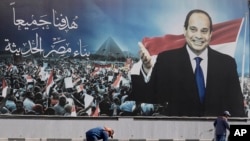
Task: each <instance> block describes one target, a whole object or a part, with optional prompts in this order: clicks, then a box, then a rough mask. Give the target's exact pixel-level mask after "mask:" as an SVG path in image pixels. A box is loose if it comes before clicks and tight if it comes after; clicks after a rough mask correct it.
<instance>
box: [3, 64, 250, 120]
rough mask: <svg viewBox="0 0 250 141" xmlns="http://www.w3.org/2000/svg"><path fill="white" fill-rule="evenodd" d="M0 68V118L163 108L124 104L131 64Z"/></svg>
mask: <svg viewBox="0 0 250 141" xmlns="http://www.w3.org/2000/svg"><path fill="white" fill-rule="evenodd" d="M130 61H131V60H130ZM0 64H1V65H0V76H1V81H0V114H9V115H57V116H159V115H164V112H165V109H166V108H165V106H164V105H160V104H150V103H139V105H138V103H137V104H136V102H135V101H133V100H131V99H130V94H131V90H132V87H131V78H130V71H129V70H130V68H131V65H132V64H131V63H130V64H129V65H128V64H127V63H126V62H124V63H119V64H118V63H117V62H111V63H106V64H105V65H102V63H100V62H93V61H89V60H83V59H61V60H60V59H58V60H56V59H51V60H50V59H47V60H44V59H40V60H39V59H26V60H24V61H22V63H21V64H15V63H14V62H11V61H6V60H4V61H2V62H1V63H0ZM244 88H245V89H246V88H248V87H247V85H244ZM246 95H248V93H247V94H246V93H245V98H246V105H248V103H249V96H246ZM248 109H249V108H248V107H246V111H248Z"/></svg>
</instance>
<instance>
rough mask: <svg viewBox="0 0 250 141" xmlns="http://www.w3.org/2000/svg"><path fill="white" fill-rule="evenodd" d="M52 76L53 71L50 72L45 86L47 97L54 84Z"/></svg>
mask: <svg viewBox="0 0 250 141" xmlns="http://www.w3.org/2000/svg"><path fill="white" fill-rule="evenodd" d="M53 75H54V69H52V70H51V72H50V75H49V78H48V80H47V84H46V93H47V95H49V91H50V87H51V86H52V85H53V84H54V80H53Z"/></svg>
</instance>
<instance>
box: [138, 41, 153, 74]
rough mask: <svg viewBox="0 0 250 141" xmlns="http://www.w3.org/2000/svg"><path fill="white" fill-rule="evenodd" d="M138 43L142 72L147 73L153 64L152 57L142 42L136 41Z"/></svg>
mask: <svg viewBox="0 0 250 141" xmlns="http://www.w3.org/2000/svg"><path fill="white" fill-rule="evenodd" d="M138 45H139V47H140V51H139V55H140V58H141V61H142V67H143V70H144V72H145V73H146V74H147V73H148V72H149V70H150V69H151V68H152V66H153V63H152V58H151V56H150V54H149V52H148V50H147V49H146V48H145V46H144V45H143V44H142V42H138Z"/></svg>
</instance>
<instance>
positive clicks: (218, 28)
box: [142, 18, 243, 57]
mask: <svg viewBox="0 0 250 141" xmlns="http://www.w3.org/2000/svg"><path fill="white" fill-rule="evenodd" d="M242 23H243V19H242V18H240V19H235V20H230V21H226V22H222V23H218V24H214V25H213V32H212V38H211V42H210V46H211V48H213V49H214V50H217V51H219V52H221V53H224V54H228V55H230V56H232V57H234V52H235V48H236V44H237V39H238V36H239V33H240V30H241V26H242ZM185 42H186V40H185V37H184V35H183V34H181V35H172V34H167V35H165V36H161V37H145V38H144V39H143V40H142V43H143V45H144V46H145V47H146V48H147V50H148V51H149V53H150V55H151V56H153V55H158V54H159V53H160V52H162V51H167V50H172V49H177V48H181V47H183V46H184V44H185Z"/></svg>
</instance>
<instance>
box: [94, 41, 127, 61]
mask: <svg viewBox="0 0 250 141" xmlns="http://www.w3.org/2000/svg"><path fill="white" fill-rule="evenodd" d="M95 54H97V55H101V56H105V57H108V56H109V57H111V56H112V57H115V58H117V57H118V58H120V57H124V53H123V52H122V50H121V49H120V47H119V46H118V45H117V43H116V42H115V41H114V39H113V38H111V37H109V38H108V39H107V40H106V41H105V42H104V43H103V44H102V45H101V46H100V48H99V49H98V50H97V51H96V53H95Z"/></svg>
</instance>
